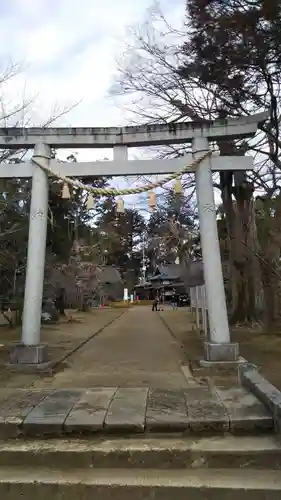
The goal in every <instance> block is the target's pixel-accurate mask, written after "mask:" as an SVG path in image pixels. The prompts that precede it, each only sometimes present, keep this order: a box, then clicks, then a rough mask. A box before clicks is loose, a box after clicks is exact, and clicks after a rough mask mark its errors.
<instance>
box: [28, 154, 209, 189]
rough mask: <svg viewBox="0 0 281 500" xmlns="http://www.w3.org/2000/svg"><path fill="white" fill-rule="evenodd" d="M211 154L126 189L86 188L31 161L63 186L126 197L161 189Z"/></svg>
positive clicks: (78, 182)
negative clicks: (157, 177) (145, 182)
mask: <svg viewBox="0 0 281 500" xmlns="http://www.w3.org/2000/svg"><path fill="white" fill-rule="evenodd" d="M211 154H212V151H207V152H206V153H205V154H204V155H203V156H202V157H201V158H197V159H196V160H194V161H193V162H192V163H191V165H186V166H185V167H184V168H183V169H182V170H181V171H180V172H175V173H173V174H170V175H168V176H166V177H165V178H164V179H161V180H160V181H158V182H150V183H148V184H145V185H142V186H138V187H135V188H127V189H115V188H97V187H92V186H88V185H86V184H83V183H82V182H80V181H78V180H73V179H71V178H70V177H65V176H64V175H62V174H61V173H60V172H56V171H55V170H53V169H52V168H50V167H49V166H48V167H46V166H45V165H41V163H39V162H38V161H37V160H35V159H34V158H32V161H33V163H35V165H37V166H38V167H40V168H42V169H43V170H45V171H47V172H49V173H50V174H52V175H53V176H54V177H56V178H57V179H60V180H61V181H63V182H64V183H65V184H70V185H71V186H73V187H76V188H80V189H83V190H85V191H87V192H88V193H91V194H93V195H100V196H126V195H130V194H140V193H146V192H148V191H151V190H152V189H156V188H158V187H162V186H164V184H167V183H168V182H170V181H172V180H174V179H177V178H179V177H181V176H182V175H183V174H185V173H187V172H189V171H191V170H194V169H195V168H196V167H197V166H198V165H199V164H200V163H201V161H203V160H204V159H205V158H207V156H210V155H211Z"/></svg>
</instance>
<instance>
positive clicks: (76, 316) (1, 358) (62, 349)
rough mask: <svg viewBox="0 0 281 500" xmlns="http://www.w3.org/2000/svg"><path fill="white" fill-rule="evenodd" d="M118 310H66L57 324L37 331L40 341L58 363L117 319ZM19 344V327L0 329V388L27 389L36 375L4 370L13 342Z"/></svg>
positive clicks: (3, 327)
mask: <svg viewBox="0 0 281 500" xmlns="http://www.w3.org/2000/svg"><path fill="white" fill-rule="evenodd" d="M120 314H122V311H119V310H118V311H113V310H110V309H97V310H93V311H91V312H87V313H83V312H76V311H67V316H66V317H62V318H61V320H60V323H59V324H55V325H44V326H42V329H41V342H42V343H43V344H44V343H46V344H48V346H49V354H50V358H51V359H52V360H54V361H59V360H60V359H61V358H62V357H63V356H65V355H66V354H68V353H69V352H70V351H72V350H73V349H74V348H75V347H76V346H77V345H79V344H80V343H81V342H84V341H85V340H86V339H87V338H89V337H90V336H91V335H93V334H94V333H95V332H97V331H98V330H100V329H101V328H103V327H104V326H106V325H107V324H108V323H109V322H110V321H112V320H114V319H115V318H118V317H119V316H120ZM19 341H20V328H12V329H11V328H9V327H6V326H1V327H0V345H1V347H0V386H1V387H7V386H8V387H28V386H29V385H30V384H31V383H32V382H33V381H34V380H36V379H37V378H39V376H37V375H34V374H24V373H14V372H11V371H10V370H8V369H7V367H6V364H7V363H8V358H9V351H10V349H11V347H12V345H13V344H14V343H15V342H19Z"/></svg>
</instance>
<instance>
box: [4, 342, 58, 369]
mask: <svg viewBox="0 0 281 500" xmlns="http://www.w3.org/2000/svg"><path fill="white" fill-rule="evenodd" d="M9 358H10V362H9V364H8V365H7V368H9V369H11V370H15V371H40V372H48V373H49V372H50V371H51V368H52V364H53V363H52V362H51V361H50V360H49V356H48V346H47V344H39V345H24V344H16V345H14V346H13V347H12V349H11V351H10V356H9Z"/></svg>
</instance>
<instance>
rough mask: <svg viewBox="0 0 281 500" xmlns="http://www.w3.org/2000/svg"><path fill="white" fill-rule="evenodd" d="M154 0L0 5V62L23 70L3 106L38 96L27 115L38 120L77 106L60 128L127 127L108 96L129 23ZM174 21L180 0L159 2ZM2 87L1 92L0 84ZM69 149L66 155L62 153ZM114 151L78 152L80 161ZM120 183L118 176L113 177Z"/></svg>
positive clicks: (40, 0) (37, 0)
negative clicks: (17, 63) (67, 107)
mask: <svg viewBox="0 0 281 500" xmlns="http://www.w3.org/2000/svg"><path fill="white" fill-rule="evenodd" d="M152 3H153V0H141V1H140V0H79V1H77V0H9V1H7V2H1V3H0V63H1V61H2V63H3V65H5V64H6V61H7V60H8V59H11V60H12V61H17V62H20V63H23V65H24V70H23V71H22V72H21V73H20V74H18V75H17V76H16V77H14V78H13V79H11V80H10V81H9V82H8V83H7V84H6V85H5V86H4V89H3V92H4V94H5V101H6V102H7V106H11V105H12V103H13V105H15V103H20V102H22V100H23V98H27V97H28V96H31V97H33V96H37V98H36V100H35V102H34V104H33V105H32V106H31V107H30V108H29V109H28V111H27V112H26V115H25V117H21V118H22V119H23V118H25V119H26V120H28V119H30V123H32V124H33V125H40V124H41V123H44V121H45V120H46V119H47V118H48V116H49V115H50V113H51V111H52V109H53V108H54V107H56V108H59V109H63V108H64V107H65V106H69V105H71V104H74V103H76V102H78V101H81V102H80V104H79V105H78V106H77V107H74V109H73V110H72V111H71V112H70V113H68V114H66V115H64V116H63V117H61V118H60V119H59V120H58V121H57V124H58V125H60V126H111V125H124V124H125V123H124V114H123V112H122V110H121V109H119V108H118V107H116V106H115V105H114V103H113V101H112V100H111V99H110V98H109V97H108V89H109V87H110V85H111V83H112V78H113V75H114V72H115V70H116V60H117V59H118V57H120V56H121V55H122V50H123V47H124V40H125V39H126V31H127V27H128V26H129V25H131V24H134V23H141V22H142V19H143V18H144V16H145V14H146V10H147V8H149V7H150V6H151V4H152ZM160 4H161V5H162V6H163V10H164V12H165V13H167V14H168V17H169V19H170V20H171V22H172V23H175V22H177V21H179V20H180V21H181V20H182V16H183V13H184V4H185V0H172V1H171V0H160ZM0 90H1V89H0ZM68 153H69V152H66V151H65V152H63V153H62V156H63V157H66V156H67V154H68ZM103 156H107V157H110V156H111V153H110V152H108V151H101V150H92V151H88V150H80V151H79V159H80V160H81V161H83V160H90V159H95V158H100V157H103ZM116 182H117V184H120V182H121V183H122V181H121V179H119V180H118V181H116Z"/></svg>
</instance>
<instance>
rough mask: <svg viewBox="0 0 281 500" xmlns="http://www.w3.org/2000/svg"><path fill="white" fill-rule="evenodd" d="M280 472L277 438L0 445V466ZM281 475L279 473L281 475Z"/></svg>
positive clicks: (54, 441)
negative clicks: (267, 470)
mask: <svg viewBox="0 0 281 500" xmlns="http://www.w3.org/2000/svg"><path fill="white" fill-rule="evenodd" d="M22 464H25V465H26V466H28V467H46V468H48V467H50V468H58V469H63V470H68V469H71V468H75V469H83V468H84V469H86V470H87V469H93V468H94V469H101V468H107V469H109V468H127V469H132V468H144V469H152V468H155V469H181V468H183V469H205V468H208V469H211V468H221V469H230V468H235V469H238V468H251V469H276V470H278V469H279V470H280V469H281V443H280V442H279V441H277V439H276V438H275V437H274V436H261V437H248V436H243V437H240V436H239V437H237V436H231V435H227V436H217V437H208V438H200V439H196V440H195V439H192V438H187V437H185V438H181V439H180V438H173V437H170V438H169V437H158V438H142V437H140V438H129V439H126V438H123V439H116V438H115V439H95V440H92V439H91V440H84V439H72V438H69V439H67V440H63V439H51V440H50V439H49V440H29V441H26V440H25V441H21V440H12V441H5V442H0V468H1V467H7V466H9V467H18V466H21V465H22ZM280 476H281V474H280Z"/></svg>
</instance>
